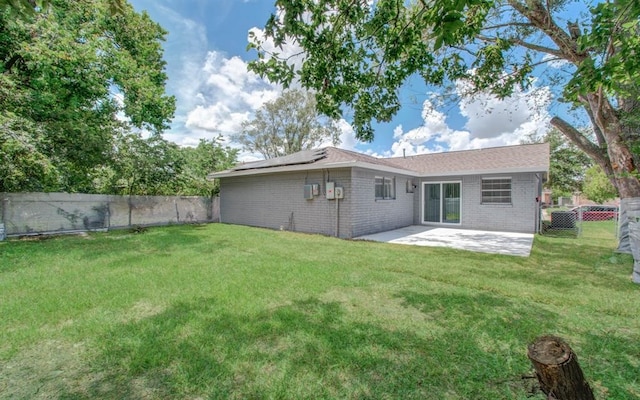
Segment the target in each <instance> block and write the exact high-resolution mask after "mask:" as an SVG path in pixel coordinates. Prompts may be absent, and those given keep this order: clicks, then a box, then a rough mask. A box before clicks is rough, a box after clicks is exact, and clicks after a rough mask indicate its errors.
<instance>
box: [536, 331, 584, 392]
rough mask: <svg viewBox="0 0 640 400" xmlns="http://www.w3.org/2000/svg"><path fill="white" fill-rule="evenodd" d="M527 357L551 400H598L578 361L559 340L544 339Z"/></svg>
mask: <svg viewBox="0 0 640 400" xmlns="http://www.w3.org/2000/svg"><path fill="white" fill-rule="evenodd" d="M527 356H528V357H529V360H531V363H532V364H533V367H534V368H535V370H536V376H537V377H538V382H540V387H541V389H542V391H543V392H544V393H545V394H546V395H547V399H549V400H552V399H553V400H594V399H595V398H594V397H593V392H592V391H591V388H590V387H589V383H588V382H587V381H586V380H585V378H584V375H583V374H582V370H581V369H580V365H579V364H578V358H577V356H576V355H575V353H574V352H573V350H571V348H570V347H569V345H568V344H567V343H566V342H565V341H564V340H562V339H561V338H559V337H556V336H542V337H539V338H538V339H536V340H535V341H534V342H533V343H532V344H530V345H529V347H528V352H527Z"/></svg>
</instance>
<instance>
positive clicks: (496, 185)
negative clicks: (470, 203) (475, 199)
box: [482, 177, 511, 204]
mask: <svg viewBox="0 0 640 400" xmlns="http://www.w3.org/2000/svg"><path fill="white" fill-rule="evenodd" d="M482 204H511V178H504V177H503V178H483V179H482Z"/></svg>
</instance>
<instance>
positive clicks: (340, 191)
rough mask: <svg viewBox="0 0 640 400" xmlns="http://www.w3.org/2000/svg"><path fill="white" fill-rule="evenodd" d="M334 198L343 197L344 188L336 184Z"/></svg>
mask: <svg viewBox="0 0 640 400" xmlns="http://www.w3.org/2000/svg"><path fill="white" fill-rule="evenodd" d="M336 199H344V188H343V187H342V186H336Z"/></svg>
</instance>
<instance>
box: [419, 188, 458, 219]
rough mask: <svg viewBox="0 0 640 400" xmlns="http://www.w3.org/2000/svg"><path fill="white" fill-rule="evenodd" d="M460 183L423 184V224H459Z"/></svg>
mask: <svg viewBox="0 0 640 400" xmlns="http://www.w3.org/2000/svg"><path fill="white" fill-rule="evenodd" d="M460 186H461V183H460V182H435V183H431V182H429V183H427V182H425V183H423V185H422V199H423V214H422V222H423V223H436V224H460V221H461V209H460V207H461V203H462V202H461V201H460V200H461V197H462V195H461V189H460Z"/></svg>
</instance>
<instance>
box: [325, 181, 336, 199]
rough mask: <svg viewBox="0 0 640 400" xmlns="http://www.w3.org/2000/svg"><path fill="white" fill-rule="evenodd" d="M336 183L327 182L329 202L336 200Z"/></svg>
mask: <svg viewBox="0 0 640 400" xmlns="http://www.w3.org/2000/svg"><path fill="white" fill-rule="evenodd" d="M335 189H336V183H335V182H327V200H333V199H335V198H336V190H335Z"/></svg>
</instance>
